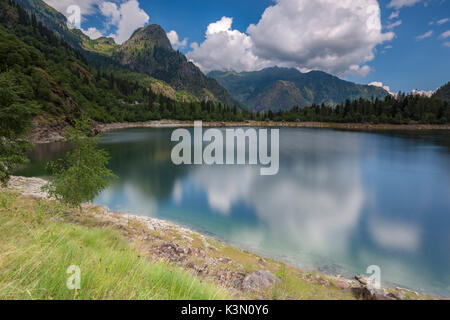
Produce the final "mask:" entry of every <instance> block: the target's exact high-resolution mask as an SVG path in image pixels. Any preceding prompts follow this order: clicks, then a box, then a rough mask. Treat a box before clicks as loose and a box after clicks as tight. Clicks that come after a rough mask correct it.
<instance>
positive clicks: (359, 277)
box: [355, 275, 369, 286]
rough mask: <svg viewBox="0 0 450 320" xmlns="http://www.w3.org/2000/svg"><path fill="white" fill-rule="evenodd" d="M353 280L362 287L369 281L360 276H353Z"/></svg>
mask: <svg viewBox="0 0 450 320" xmlns="http://www.w3.org/2000/svg"><path fill="white" fill-rule="evenodd" d="M355 279H356V280H358V282H359V283H361V284H362V285H364V286H366V285H367V284H368V283H369V279H367V278H366V277H364V276H361V275H357V276H355Z"/></svg>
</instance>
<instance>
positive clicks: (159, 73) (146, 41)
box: [16, 0, 239, 106]
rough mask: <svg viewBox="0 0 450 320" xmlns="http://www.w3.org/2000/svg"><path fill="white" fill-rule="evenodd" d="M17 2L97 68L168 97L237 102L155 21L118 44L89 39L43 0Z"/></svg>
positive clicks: (228, 103)
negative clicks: (187, 57) (174, 43)
mask: <svg viewBox="0 0 450 320" xmlns="http://www.w3.org/2000/svg"><path fill="white" fill-rule="evenodd" d="M16 2H17V3H18V4H20V5H21V6H22V7H23V8H24V9H25V10H26V11H27V12H28V13H30V14H32V15H34V16H35V17H36V19H37V20H38V21H41V22H42V23H43V24H44V26H46V27H47V28H48V29H50V30H52V31H53V32H54V33H55V34H56V35H57V36H58V37H60V38H62V39H63V40H64V41H66V42H67V43H69V44H70V45H71V46H72V47H73V48H75V49H76V50H79V51H81V52H82V53H83V54H84V56H85V57H86V59H87V60H88V61H89V63H91V64H92V65H93V66H95V67H97V68H101V69H104V70H107V71H108V72H111V71H118V69H120V75H121V76H123V77H124V79H127V80H130V79H133V80H136V81H138V82H139V83H140V84H141V85H148V84H151V85H152V90H156V91H158V92H159V93H161V94H165V95H166V94H167V95H168V97H169V98H171V99H173V98H176V99H177V100H179V101H202V100H206V101H213V102H221V103H223V104H225V105H228V106H234V105H238V104H239V103H238V102H236V101H235V100H234V99H233V98H232V97H231V95H230V94H229V93H228V92H227V90H226V89H224V88H223V87H222V86H221V85H220V84H219V83H218V82H217V81H216V80H214V79H211V78H208V77H206V76H205V75H204V74H203V73H202V72H201V71H200V69H198V68H197V67H196V66H195V65H194V64H192V63H191V62H189V61H188V60H187V59H186V57H185V56H184V55H183V54H181V53H179V52H177V51H175V50H173V48H172V46H171V44H170V41H169V39H168V38H167V35H166V33H165V31H164V30H163V29H162V28H161V27H160V26H158V25H150V26H146V27H143V28H141V29H138V30H136V31H135V32H134V34H133V35H132V36H131V38H130V39H129V40H128V41H126V42H125V43H124V44H123V45H118V44H116V43H115V42H114V39H112V38H106V37H102V38H99V39H96V40H92V39H90V38H89V37H87V36H86V35H85V34H84V33H82V32H81V30H79V29H69V28H68V27H67V23H66V22H67V19H66V17H65V16H64V15H63V14H61V13H59V12H58V11H57V10H55V9H54V8H52V7H50V6H49V5H47V4H46V3H45V2H44V1H42V0H16ZM124 67H125V68H124ZM127 71H128V72H127ZM130 71H134V72H133V73H130ZM139 73H141V74H139Z"/></svg>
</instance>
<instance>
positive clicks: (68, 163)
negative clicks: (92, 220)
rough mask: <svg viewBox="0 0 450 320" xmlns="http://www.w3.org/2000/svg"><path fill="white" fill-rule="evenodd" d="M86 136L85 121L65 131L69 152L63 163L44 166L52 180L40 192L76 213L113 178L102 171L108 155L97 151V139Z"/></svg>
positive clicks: (88, 127)
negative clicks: (70, 207)
mask: <svg viewBox="0 0 450 320" xmlns="http://www.w3.org/2000/svg"><path fill="white" fill-rule="evenodd" d="M89 133H90V123H89V120H88V119H87V118H81V119H79V120H76V121H75V126H74V128H71V129H69V130H67V132H66V142H67V143H69V144H70V145H73V150H72V151H69V152H68V153H67V154H66V156H65V157H64V159H61V160H58V161H56V162H50V163H49V164H48V168H49V171H50V172H51V174H52V175H53V178H52V180H51V182H50V183H48V184H47V185H46V186H44V188H43V189H44V190H45V191H47V192H48V194H49V195H50V196H52V197H54V198H56V199H58V200H60V201H62V202H64V203H66V204H68V205H70V206H72V207H79V208H80V210H81V203H83V202H87V201H92V200H94V198H95V197H96V196H97V195H98V194H99V193H100V192H101V191H103V190H104V189H105V188H106V187H107V186H108V185H109V183H110V182H111V179H112V178H114V177H115V175H114V174H113V173H112V171H110V170H109V169H108V168H107V167H106V166H107V164H108V161H109V156H108V153H107V152H106V151H105V150H101V149H98V147H97V145H98V139H97V138H89V137H88V135H89Z"/></svg>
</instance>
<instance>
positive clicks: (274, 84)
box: [208, 67, 388, 111]
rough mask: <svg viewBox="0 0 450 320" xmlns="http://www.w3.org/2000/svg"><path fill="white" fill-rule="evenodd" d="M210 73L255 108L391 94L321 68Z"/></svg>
mask: <svg viewBox="0 0 450 320" xmlns="http://www.w3.org/2000/svg"><path fill="white" fill-rule="evenodd" d="M208 76H210V77H212V78H214V79H216V80H217V81H218V82H219V83H220V84H221V85H222V86H224V87H225V88H226V89H227V90H228V91H229V92H230V93H231V95H232V96H233V97H234V98H235V99H236V100H238V101H239V102H240V103H242V104H244V105H246V106H247V107H248V108H249V109H250V110H253V111H268V110H272V111H279V110H288V109H290V108H292V107H293V106H294V105H298V106H299V107H306V106H309V105H311V104H313V103H314V104H322V103H325V104H327V105H336V104H339V103H343V102H345V100H347V99H348V100H356V99H359V98H364V99H372V98H380V99H382V98H384V97H386V96H387V95H388V92H387V91H385V90H384V89H382V88H378V87H374V86H366V85H359V84H355V83H352V82H349V81H344V80H341V79H339V78H337V77H335V76H332V75H330V74H328V73H325V72H321V71H311V72H308V73H302V72H300V71H298V70H297V69H293V68H279V67H273V68H267V69H263V70H261V71H255V72H242V73H236V72H222V71H212V72H210V73H209V74H208ZM278 99H279V100H278Z"/></svg>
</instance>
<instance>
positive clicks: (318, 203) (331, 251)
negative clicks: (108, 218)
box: [17, 128, 450, 296]
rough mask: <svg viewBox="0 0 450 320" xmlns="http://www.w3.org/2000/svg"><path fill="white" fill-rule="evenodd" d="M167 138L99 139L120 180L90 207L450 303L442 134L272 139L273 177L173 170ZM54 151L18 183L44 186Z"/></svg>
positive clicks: (448, 140) (449, 220)
mask: <svg viewBox="0 0 450 320" xmlns="http://www.w3.org/2000/svg"><path fill="white" fill-rule="evenodd" d="M171 133H172V129H127V130H121V131H115V132H110V133H107V134H104V135H103V136H102V137H101V139H100V144H101V147H102V148H104V149H106V150H107V151H108V152H109V153H110V155H111V161H110V168H111V169H112V170H113V171H114V173H115V174H116V175H118V176H119V179H117V180H116V181H114V182H113V183H112V184H111V186H110V187H109V188H108V189H107V190H105V191H104V192H103V193H102V194H101V195H100V196H99V197H97V199H96V200H95V203H96V204H100V205H106V206H108V207H109V208H111V209H112V210H115V211H124V212H131V213H134V214H138V215H146V216H151V217H157V218H161V219H166V220H170V221H173V222H175V223H178V224H181V225H184V226H187V227H190V228H192V229H195V230H198V231H201V232H204V233H207V234H209V235H212V236H214V237H216V238H218V239H221V240H223V241H226V242H228V243H230V244H233V245H236V246H238V247H241V248H244V249H248V250H251V251H254V252H256V253H259V254H262V255H265V256H268V257H273V258H276V259H279V260H282V261H286V262H288V263H290V264H293V265H296V266H299V267H302V268H307V269H318V270H321V271H324V272H328V273H332V274H342V275H344V276H352V275H355V274H364V273H365V272H366V269H367V267H368V266H370V265H378V266H379V267H380V268H381V280H382V284H383V285H394V286H402V287H407V288H411V289H414V290H418V291H423V292H426V293H431V294H437V295H443V296H450V132H446V131H434V132H381V133H365V132H350V131H335V130H328V129H301V128H282V129H280V170H279V173H278V175H275V176H261V175H260V174H259V173H260V172H259V166H206V165H204V166H175V165H173V164H172V162H171V157H170V155H171V150H172V147H173V146H174V143H172V142H170V136H171ZM66 150H67V147H65V146H64V145H62V144H60V143H53V144H47V145H39V146H37V147H36V148H35V149H34V150H33V151H32V152H31V158H32V161H31V163H30V164H29V165H28V166H27V167H26V168H24V169H23V170H21V171H20V172H18V173H17V174H20V175H25V176H45V175H46V173H45V163H46V162H47V161H48V160H51V159H55V158H57V157H60V156H61V155H62V154H63V153H64V152H65V151H66Z"/></svg>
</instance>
